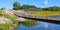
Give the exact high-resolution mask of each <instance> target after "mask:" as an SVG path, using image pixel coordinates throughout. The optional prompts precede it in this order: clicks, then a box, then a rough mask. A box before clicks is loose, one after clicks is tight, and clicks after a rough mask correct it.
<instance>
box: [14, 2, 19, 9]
mask: <svg viewBox="0 0 60 30" xmlns="http://www.w3.org/2000/svg"><path fill="white" fill-rule="evenodd" d="M19 9H20V3H19V2H14V3H13V10H19Z"/></svg>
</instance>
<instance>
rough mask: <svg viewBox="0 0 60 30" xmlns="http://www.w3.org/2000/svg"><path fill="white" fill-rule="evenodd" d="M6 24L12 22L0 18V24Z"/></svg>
mask: <svg viewBox="0 0 60 30" xmlns="http://www.w3.org/2000/svg"><path fill="white" fill-rule="evenodd" d="M6 23H12V21H11V20H10V19H7V18H5V17H0V24H6Z"/></svg>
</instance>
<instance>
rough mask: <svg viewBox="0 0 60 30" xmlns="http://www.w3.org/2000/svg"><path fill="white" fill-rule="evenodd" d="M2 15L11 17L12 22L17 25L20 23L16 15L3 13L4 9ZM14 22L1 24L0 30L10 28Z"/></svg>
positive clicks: (8, 29)
mask: <svg viewBox="0 0 60 30" xmlns="http://www.w3.org/2000/svg"><path fill="white" fill-rule="evenodd" d="M0 16H4V17H6V18H8V19H11V20H12V22H13V23H12V24H16V25H17V26H18V25H19V24H18V21H17V20H16V19H15V17H14V16H11V15H9V14H4V13H2V11H0ZM12 24H0V30H10V28H11V25H12Z"/></svg>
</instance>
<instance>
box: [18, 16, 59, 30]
mask: <svg viewBox="0 0 60 30" xmlns="http://www.w3.org/2000/svg"><path fill="white" fill-rule="evenodd" d="M50 18H60V16H52V17H50ZM37 22H38V24H37V25H36V26H25V25H23V24H22V23H21V24H20V26H19V27H18V28H17V30H60V25H59V24H53V23H48V22H42V21H37Z"/></svg>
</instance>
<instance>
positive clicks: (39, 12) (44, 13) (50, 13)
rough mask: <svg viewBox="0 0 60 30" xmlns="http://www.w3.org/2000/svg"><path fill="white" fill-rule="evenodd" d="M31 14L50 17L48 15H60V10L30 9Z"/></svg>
mask: <svg viewBox="0 0 60 30" xmlns="http://www.w3.org/2000/svg"><path fill="white" fill-rule="evenodd" d="M28 13H29V14H35V15H36V16H40V17H48V16H57V15H60V12H59V11H28Z"/></svg>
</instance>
